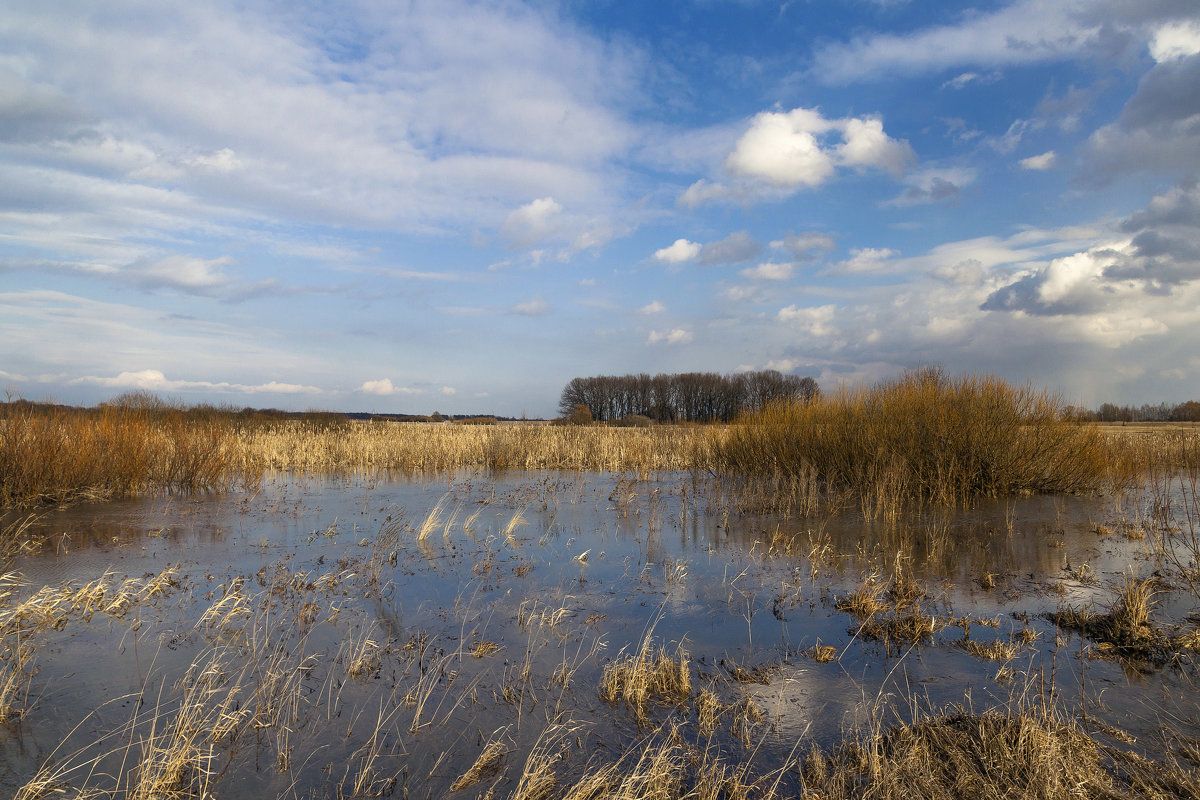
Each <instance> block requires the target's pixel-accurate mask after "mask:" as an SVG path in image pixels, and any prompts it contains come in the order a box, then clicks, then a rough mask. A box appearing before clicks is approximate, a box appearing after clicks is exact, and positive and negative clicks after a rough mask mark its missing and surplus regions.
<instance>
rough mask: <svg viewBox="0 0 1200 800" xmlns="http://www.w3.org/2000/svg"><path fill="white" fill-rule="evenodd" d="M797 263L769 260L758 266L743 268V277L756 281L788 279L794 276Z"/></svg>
mask: <svg viewBox="0 0 1200 800" xmlns="http://www.w3.org/2000/svg"><path fill="white" fill-rule="evenodd" d="M794 269H795V264H791V263H788V262H783V263H779V262H775V261H767V262H765V263H763V264H759V265H758V266H757V267H751V268H749V269H744V270H742V273H741V274H742V277H743V278H749V279H750V280H754V281H786V280H787V279H788V278H790V277H792V271H793V270H794Z"/></svg>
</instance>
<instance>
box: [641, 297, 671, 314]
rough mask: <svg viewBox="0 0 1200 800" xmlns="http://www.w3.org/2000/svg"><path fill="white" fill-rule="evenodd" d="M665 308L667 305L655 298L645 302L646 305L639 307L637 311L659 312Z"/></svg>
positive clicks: (645, 312)
mask: <svg viewBox="0 0 1200 800" xmlns="http://www.w3.org/2000/svg"><path fill="white" fill-rule="evenodd" d="M666 310H667V307H666V306H665V305H663V304H662V303H660V302H659V301H658V300H655V301H653V302H651V303H647V304H646V305H644V306H642V307H641V308H639V309H638V313H639V314H661V313H663V312H664V311H666Z"/></svg>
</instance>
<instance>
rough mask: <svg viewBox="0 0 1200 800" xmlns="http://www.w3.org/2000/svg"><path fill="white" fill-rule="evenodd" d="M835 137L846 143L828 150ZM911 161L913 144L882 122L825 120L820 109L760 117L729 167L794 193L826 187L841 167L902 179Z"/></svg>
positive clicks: (741, 141)
mask: <svg viewBox="0 0 1200 800" xmlns="http://www.w3.org/2000/svg"><path fill="white" fill-rule="evenodd" d="M831 133H832V134H837V135H839V136H840V138H841V140H842V141H841V142H840V143H839V144H836V145H834V146H829V144H828V143H827V142H826V141H825V140H826V139H827V138H828V136H827V135H828V134H831ZM912 159H913V153H912V148H911V147H909V145H908V143H907V142H903V141H897V140H895V139H892V138H891V137H889V136H888V135H887V134H886V133H884V132H883V122H882V121H880V120H879V119H877V118H874V117H862V118H853V117H851V118H845V119H825V118H824V117H823V116H821V112H820V111H819V110H817V109H815V108H796V109H793V110H792V111H789V112H777V111H764V112H762V113H760V114H758V115H757V116H755V117H754V119H753V120H751V122H750V128H749V130H747V131H746V133H745V134H743V135H742V137H741V138H740V139H738V141H737V144H736V145H735V146H734V150H733V152H732V153H730V155H729V157H728V158H727V159H726V161H725V167H726V169H728V170H729V171H730V172H731V173H732V174H734V175H737V176H740V177H744V178H750V179H752V180H757V181H763V182H764V183H766V184H767V185H769V186H773V187H777V188H784V189H789V190H793V189H799V188H803V187H813V186H819V185H821V184H822V183H824V182H825V181H826V180H828V179H829V178H830V177H832V176H833V174H834V172H835V171H836V169H837V167H839V166H841V167H851V168H854V169H866V168H878V169H884V170H887V171H888V172H890V173H892V174H893V175H899V174H900V173H901V172H902V171H903V169H904V167H905V165H906V164H907V163H908V162H909V161H911V160H912Z"/></svg>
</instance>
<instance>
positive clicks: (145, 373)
mask: <svg viewBox="0 0 1200 800" xmlns="http://www.w3.org/2000/svg"><path fill="white" fill-rule="evenodd" d="M70 383H73V384H79V383H86V384H91V385H93V386H104V387H109V388H128V389H144V390H147V391H160V392H176V391H188V390H202V391H203V390H207V391H217V392H235V393H240V394H259V393H269V394H320V393H321V390H320V389H319V388H317V387H316V386H304V385H302V384H298V383H280V382H279V381H268V382H267V383H260V384H255V385H247V384H243V383H229V382H227V381H218V382H213V381H185V380H171V379H168V378H167V377H166V375H164V374H163V373H162V372H160V371H159V370H156V369H143V370H139V371H136V372H122V373H120V374H119V375H117V376H116V377H111V378H104V377H98V376H95V375H85V376H83V377H81V378H75V379H73V380H71V381H70Z"/></svg>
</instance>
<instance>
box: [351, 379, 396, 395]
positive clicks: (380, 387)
mask: <svg viewBox="0 0 1200 800" xmlns="http://www.w3.org/2000/svg"><path fill="white" fill-rule="evenodd" d="M357 391H360V392H365V393H366V394H379V395H389V394H392V393H393V392H395V391H396V387H394V386H392V381H391V379H389V378H383V379H381V380H377V381H363V383H362V385H361V386H359V387H358V389H357Z"/></svg>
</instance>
